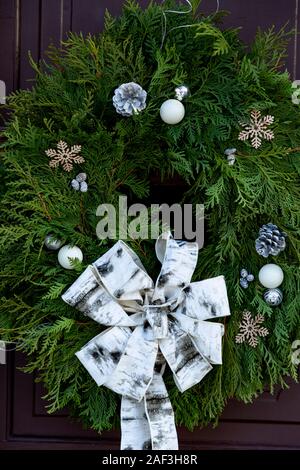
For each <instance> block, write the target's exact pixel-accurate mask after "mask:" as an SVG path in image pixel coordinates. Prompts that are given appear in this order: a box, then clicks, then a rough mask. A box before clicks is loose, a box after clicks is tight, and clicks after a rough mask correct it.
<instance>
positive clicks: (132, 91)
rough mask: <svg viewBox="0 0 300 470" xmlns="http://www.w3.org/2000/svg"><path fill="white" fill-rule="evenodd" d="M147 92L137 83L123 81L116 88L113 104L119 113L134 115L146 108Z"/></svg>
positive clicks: (127, 115)
mask: <svg viewBox="0 0 300 470" xmlns="http://www.w3.org/2000/svg"><path fill="white" fill-rule="evenodd" d="M146 98H147V92H146V91H145V90H143V88H142V87H141V86H140V85H138V84H137V83H134V82H130V83H123V84H122V85H120V86H119V88H117V89H116V90H115V94H114V96H113V105H114V107H115V108H116V111H117V113H118V114H121V115H122V116H126V117H129V116H132V115H133V114H138V113H139V112H140V111H142V110H143V109H145V108H146Z"/></svg>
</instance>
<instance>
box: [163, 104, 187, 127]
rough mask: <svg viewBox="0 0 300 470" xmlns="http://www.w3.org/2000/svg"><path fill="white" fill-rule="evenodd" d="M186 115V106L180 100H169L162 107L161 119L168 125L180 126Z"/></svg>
mask: <svg viewBox="0 0 300 470" xmlns="http://www.w3.org/2000/svg"><path fill="white" fill-rule="evenodd" d="M184 115H185V109H184V106H183V104H182V103H181V102H180V101H178V100H167V101H165V102H164V103H163V104H162V105H161V107H160V117H161V118H162V120H163V121H164V122H165V123H166V124H178V123H179V122H180V121H182V119H183V118H184Z"/></svg>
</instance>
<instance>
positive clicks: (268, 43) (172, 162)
mask: <svg viewBox="0 0 300 470" xmlns="http://www.w3.org/2000/svg"><path fill="white" fill-rule="evenodd" d="M198 4H199V1H194V2H193V6H194V8H193V12H192V13H191V14H189V15H186V17H184V19H183V16H182V15H175V14H173V15H171V14H168V30H170V29H171V28H175V27H176V26H180V25H182V24H183V21H186V23H187V24H192V26H191V27H189V28H181V29H175V30H174V29H173V30H172V31H171V32H170V33H169V34H167V37H166V40H165V42H164V45H163V47H162V48H161V39H162V7H161V6H160V5H158V4H155V3H151V4H150V5H149V7H148V8H147V9H146V10H145V11H143V10H142V9H141V8H140V7H139V6H138V4H137V3H136V2H134V1H132V0H130V1H127V3H126V5H125V7H124V11H123V14H122V15H121V16H120V17H119V18H117V19H116V18H113V17H112V16H110V15H109V13H107V14H106V20H105V30H104V32H103V33H102V34H99V35H97V36H87V37H83V36H82V35H81V34H79V35H76V34H70V35H69V38H68V39H67V40H66V41H65V42H64V43H63V44H62V48H61V49H57V48H55V47H52V48H51V49H50V50H49V59H50V60H49V62H48V63H42V64H36V63H34V61H33V60H32V59H31V64H32V66H33V68H34V70H35V72H36V82H35V84H34V86H33V88H32V90H30V91H29V90H23V91H18V92H15V93H14V94H12V95H11V96H10V98H9V107H10V108H11V110H12V115H11V119H10V121H9V122H8V123H7V127H6V130H5V131H4V133H3V137H4V139H5V140H4V143H3V144H2V152H1V160H2V163H3V165H4V167H5V183H6V192H5V194H4V195H3V197H2V204H1V216H0V218H1V227H0V258H1V260H0V265H1V274H0V286H1V303H0V335H1V338H3V339H7V340H11V341H15V342H16V343H17V345H18V348H19V349H20V350H23V351H25V352H26V353H27V354H28V355H29V357H30V362H29V363H28V365H27V367H26V370H27V371H28V372H32V371H36V370H38V371H39V380H42V381H43V382H44V383H45V385H46V388H47V390H48V394H47V398H48V399H49V400H50V405H49V411H50V412H54V411H55V410H58V409H60V408H62V407H64V406H66V405H67V406H68V407H69V409H70V410H71V413H72V414H73V415H74V416H77V417H80V418H81V419H82V420H83V422H84V423H85V424H86V425H87V426H90V427H92V428H94V429H96V430H98V431H101V430H103V429H108V428H110V427H112V426H114V425H116V423H117V418H116V416H117V415H118V413H117V412H116V407H117V406H118V397H117V396H116V395H115V394H113V392H110V391H109V390H107V389H106V388H104V387H100V388H98V387H97V386H96V384H95V383H94V381H93V379H92V378H91V377H90V376H89V375H88V374H87V372H85V370H84V369H83V367H82V366H81V364H80V363H79V361H78V359H77V358H76V357H75V355H74V353H75V352H76V351H77V350H79V349H80V348H81V347H82V346H83V345H84V344H85V343H86V342H87V341H88V340H90V339H91V338H92V337H94V336H95V335H96V334H98V333H99V331H100V329H101V327H100V326H99V325H97V324H96V323H95V322H93V321H92V320H88V319H86V318H83V316H82V315H81V314H80V313H79V312H78V311H77V310H75V309H72V308H70V307H69V306H67V305H66V304H65V303H64V302H63V301H62V300H61V298H60V296H61V294H62V292H64V290H65V288H66V287H68V286H70V285H71V283H72V282H73V281H74V280H75V279H76V278H77V277H78V273H79V272H80V271H81V270H83V269H85V267H86V266H87V265H88V264H89V263H91V262H93V261H94V260H95V259H97V258H98V257H99V256H100V255H101V254H102V253H104V252H105V251H106V250H107V249H108V248H109V246H110V244H109V242H106V241H105V242H104V241H100V240H99V239H98V238H97V236H96V224H97V222H98V220H99V219H98V218H97V217H96V208H97V207H98V205H99V204H101V203H104V202H110V203H117V198H118V196H119V195H120V194H126V195H128V196H129V198H130V201H132V202H134V201H139V200H143V199H145V198H147V197H148V195H149V189H150V181H151V175H152V174H153V173H154V172H159V174H160V175H161V178H162V181H163V180H164V178H166V177H168V178H170V177H173V176H174V175H176V174H178V175H180V177H181V178H183V179H184V180H185V181H186V184H187V187H188V190H187V192H186V193H185V196H184V201H185V202H190V203H204V204H205V211H206V230H207V236H206V241H205V245H204V248H203V249H202V250H201V251H200V255H199V263H198V267H197V270H196V273H195V276H194V279H195V280H196V279H198V280H199V279H205V278H209V277H212V276H217V275H220V274H224V275H225V278H226V283H227V287H228V294H229V300H230V305H231V311H232V315H231V317H230V318H229V319H227V320H226V325H225V336H224V347H223V366H222V367H221V366H215V367H214V370H213V371H212V372H210V374H209V375H208V376H207V377H206V378H205V379H204V380H203V381H202V382H201V383H200V384H199V385H197V386H195V387H194V388H192V389H190V390H188V391H187V392H185V393H184V394H181V393H180V392H179V391H178V389H177V388H176V386H175V384H174V382H173V379H172V377H171V376H169V375H168V374H166V383H167V386H168V388H169V392H170V397H171V400H172V405H173V407H174V409H175V411H176V419H177V422H178V423H179V424H183V425H186V426H188V427H189V428H192V427H193V426H195V425H199V424H207V423H209V422H211V421H213V422H215V421H216V420H217V418H218V416H219V415H220V413H221V412H222V410H223V408H224V406H225V404H226V401H227V400H228V398H229V397H236V398H238V399H240V400H243V401H245V402H249V401H251V400H252V399H253V398H254V397H255V396H257V394H258V393H260V392H262V391H263V389H264V387H265V386H270V387H271V389H273V387H274V385H275V384H277V383H279V384H281V385H283V386H284V384H285V376H287V375H291V376H292V377H294V378H295V379H296V378H297V371H296V368H295V366H293V365H292V363H291V342H292V341H293V340H294V339H297V338H299V337H300V316H299V305H300V293H299V292H300V290H299V284H300V273H299V218H300V213H299V193H300V186H299V172H300V164H299V156H300V147H299V145H300V112H299V108H297V106H295V105H294V104H293V103H292V101H291V95H292V86H291V81H290V79H289V75H288V73H287V72H282V62H283V59H284V53H285V52H284V51H285V46H286V40H287V37H288V35H287V34H286V33H285V32H284V30H281V31H279V32H277V33H276V32H275V31H274V29H271V30H269V31H267V32H261V31H259V32H258V34H257V36H256V39H255V41H254V43H253V44H252V46H251V48H250V50H248V49H246V47H245V46H244V45H243V44H242V43H241V42H240V40H239V38H238V30H237V29H236V30H234V29H228V30H223V29H222V30H221V29H219V21H220V20H221V19H222V13H218V14H216V15H212V16H210V17H204V16H203V15H201V14H198V13H197V11H198V8H197V7H198V6H199V5H198ZM168 7H171V8H172V9H177V8H180V7H179V6H178V5H177V3H176V2H173V1H171V2H166V4H164V6H163V8H168ZM130 81H134V82H136V83H139V84H140V85H141V86H142V87H143V89H145V90H146V91H147V93H148V98H147V107H146V109H145V110H144V111H143V112H142V113H140V114H139V115H136V116H133V117H132V118H123V117H121V116H120V115H118V114H117V113H116V112H115V109H114V107H113V106H112V96H113V92H114V89H115V88H117V87H118V86H119V85H120V84H122V83H126V82H130ZM182 83H187V84H188V85H189V87H190V90H191V96H190V97H189V98H188V99H187V101H186V102H185V107H186V116H185V118H184V120H183V121H182V122H181V123H180V124H178V125H176V126H168V125H166V124H164V123H162V121H161V119H160V116H159V108H160V106H161V104H162V102H163V101H164V100H166V99H168V98H173V97H174V88H175V86H177V85H180V84H182ZM252 109H257V110H260V111H261V112H262V114H268V113H270V114H273V115H274V117H275V123H274V125H273V126H272V129H273V131H274V133H275V138H274V140H273V141H270V142H264V143H263V145H262V146H261V148H260V149H258V150H255V149H253V148H252V147H251V146H250V144H249V142H239V141H238V140H237V138H238V134H239V132H240V130H241V128H240V124H239V123H240V122H241V121H243V120H245V119H247V118H248V117H249V113H250V111H251V110H252ZM59 140H64V141H65V142H67V143H68V145H74V144H80V145H82V152H81V154H82V156H83V157H84V159H85V163H84V164H83V165H81V166H78V165H77V166H76V168H74V170H73V171H72V172H71V173H70V174H68V173H66V172H64V171H63V170H62V169H61V168H57V169H52V168H50V167H49V159H48V157H47V156H46V155H45V150H46V149H48V148H55V146H56V144H57V142H58V141H59ZM228 147H237V149H238V152H237V159H236V163H235V164H234V165H233V166H228V163H227V161H226V157H225V156H224V150H225V149H226V148H228ZM79 171H84V172H85V173H87V175H88V185H89V191H88V192H87V193H84V194H83V193H80V192H74V191H73V190H72V188H70V185H69V183H70V180H71V179H72V178H74V177H75V176H76V174H77V173H78V172H79ZM268 222H272V223H274V224H276V225H278V227H280V229H281V230H284V231H285V232H286V233H287V235H288V238H287V248H286V250H285V251H284V252H283V253H281V254H280V256H279V257H278V258H276V259H275V262H276V263H278V264H279V265H280V266H281V267H282V269H283V271H284V275H285V278H284V283H283V285H282V290H283V293H284V301H283V303H282V304H281V305H280V307H277V308H275V309H272V308H271V307H269V306H268V305H266V304H265V302H264V301H263V299H262V293H263V288H262V287H261V286H260V285H259V284H258V281H257V275H258V271H259V269H260V268H261V266H263V264H265V262H266V261H265V260H264V259H263V258H262V257H260V256H259V255H258V254H257V253H256V251H255V238H256V237H257V234H258V230H259V227H260V226H261V225H262V224H264V223H268ZM48 233H52V234H54V235H55V236H56V237H57V238H59V239H62V240H64V241H65V242H66V243H71V244H76V245H78V246H79V247H80V248H81V249H82V251H83V253H84V263H83V264H82V265H81V266H76V269H75V270H73V271H66V270H64V269H63V268H61V267H60V266H59V264H58V262H57V252H47V250H45V248H44V246H43V243H44V238H45V236H46V235H47V234H48ZM153 243H154V242H153V241H143V242H141V241H140V240H132V241H130V244H131V246H132V248H133V249H134V250H135V251H136V252H137V253H138V254H139V256H140V257H141V259H142V261H143V263H144V264H145V266H146V268H147V270H148V272H149V273H150V274H151V275H152V276H153V278H154V279H155V278H156V276H157V274H158V270H159V266H158V263H157V262H156V261H155V254H154V244H153ZM272 261H273V259H272ZM272 261H270V262H272ZM243 267H245V268H247V269H248V270H249V272H251V273H253V274H255V275H256V281H255V282H253V283H251V285H250V286H249V288H248V289H247V290H244V289H242V288H241V287H240V285H239V271H240V269H241V268H243ZM245 308H246V309H247V310H251V311H252V312H253V313H255V314H256V313H262V314H264V315H265V326H266V327H267V328H268V330H269V331H270V335H269V336H268V337H266V338H261V339H260V340H259V344H258V346H257V348H256V349H253V348H251V347H250V346H248V345H244V344H243V345H237V344H236V343H235V335H236V333H237V331H238V326H239V322H240V320H241V316H242V311H243V310H244V309H245Z"/></svg>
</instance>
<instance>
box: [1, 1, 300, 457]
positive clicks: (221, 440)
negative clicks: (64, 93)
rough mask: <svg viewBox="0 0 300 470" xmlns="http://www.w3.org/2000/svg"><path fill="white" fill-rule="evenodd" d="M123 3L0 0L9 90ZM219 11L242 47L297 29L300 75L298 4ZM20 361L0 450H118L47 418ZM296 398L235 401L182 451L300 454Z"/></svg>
mask: <svg viewBox="0 0 300 470" xmlns="http://www.w3.org/2000/svg"><path fill="white" fill-rule="evenodd" d="M140 3H141V5H146V4H147V3H148V2H147V0H141V1H140ZM182 4H183V5H184V2H182ZM216 4H217V2H214V1H212V0H203V2H202V8H203V10H205V11H206V12H211V11H212V10H214V9H215V8H216ZM121 5H122V1H121V0H85V1H82V0H26V1H22V0H1V1H0V40H1V45H4V47H1V48H0V79H1V80H5V82H6V84H7V89H8V92H10V91H12V90H15V89H17V88H19V87H22V88H24V87H25V88H26V87H30V86H31V82H30V81H28V80H29V79H32V78H33V73H32V70H31V68H30V65H29V63H28V50H30V51H31V54H32V57H33V58H34V59H35V60H39V59H41V58H44V57H45V50H46V49H47V47H48V45H49V44H50V43H51V42H52V43H54V44H58V43H59V41H60V40H61V39H64V38H65V37H66V33H67V31H69V30H72V31H76V32H80V31H81V32H83V33H84V34H86V33H89V32H90V33H92V34H94V33H97V32H98V31H100V30H101V28H102V26H103V15H104V11H105V8H109V10H110V11H111V13H112V14H117V13H118V12H119V11H120V10H121ZM183 8H185V7H184V6H183ZM220 8H221V9H225V10H229V11H231V12H232V14H231V15H230V16H228V17H227V18H226V19H225V20H224V24H225V26H234V27H236V26H237V25H238V26H241V27H242V29H241V33H240V34H241V37H242V38H243V39H244V40H245V41H246V42H250V41H251V39H252V38H253V36H254V34H255V31H256V29H257V26H258V25H259V26H260V27H261V28H262V29H265V28H268V27H270V26H271V25H272V24H276V27H280V26H282V25H283V24H285V23H286V22H289V27H290V28H293V27H295V34H294V39H293V40H292V41H291V43H290V46H289V51H288V52H289V55H288V58H287V61H286V65H287V68H288V70H289V72H290V74H291V76H292V77H294V78H300V73H299V72H300V69H299V67H300V63H299V62H300V61H299V59H298V57H299V54H298V49H299V48H298V43H299V41H298V39H297V29H298V28H299V25H298V23H299V18H298V14H297V8H298V0H276V2H274V0H263V1H261V0H252V1H249V0H220ZM0 126H1V122H0ZM154 184H155V183H154ZM157 184H158V182H157ZM161 191H162V189H161V188H159V187H158V186H157V188H156V189H155V190H154V196H155V195H156V197H158V196H159V197H160V194H161ZM166 193H167V191H166ZM24 361H25V358H24V357H23V356H22V355H21V354H19V353H17V354H15V353H13V352H12V353H9V354H8V364H7V365H6V366H3V365H0V449H9V448H11V449H21V448H27V449H37V448H38V449H55V448H57V449H79V448H80V449H90V450H93V449H94V450H98V449H118V448H119V440H120V434H119V431H113V432H104V433H103V434H101V435H98V434H97V433H95V432H93V431H91V430H83V429H82V426H81V424H80V423H78V422H72V421H71V420H70V419H69V418H68V413H67V410H66V411H63V412H60V413H56V414H55V415H48V414H47V411H46V408H45V401H44V400H42V398H41V397H42V396H43V395H44V391H43V389H42V387H41V385H40V384H37V383H35V381H34V379H35V377H34V376H33V375H27V374H24V373H23V372H21V371H20V370H19V369H18V368H19V367H21V366H22V365H24ZM299 394H300V385H297V384H294V383H291V385H290V388H289V389H288V390H284V391H283V390H280V389H278V390H277V391H276V393H275V394H274V395H270V394H269V393H268V392H265V393H264V394H263V395H262V396H261V397H259V398H258V399H257V400H256V401H255V402H254V403H253V404H250V405H244V404H241V403H238V402H236V401H235V400H232V401H230V402H229V403H228V405H227V407H226V409H225V412H224V413H223V415H222V417H221V420H220V425H219V426H218V427H217V428H212V427H207V428H205V429H197V430H195V431H194V432H193V433H191V432H188V431H187V430H185V429H180V430H179V439H180V443H181V448H182V449H203V448H211V449H222V448H234V449H244V448H275V449H276V448H293V449H296V448H297V449H300V401H299V399H298V397H299Z"/></svg>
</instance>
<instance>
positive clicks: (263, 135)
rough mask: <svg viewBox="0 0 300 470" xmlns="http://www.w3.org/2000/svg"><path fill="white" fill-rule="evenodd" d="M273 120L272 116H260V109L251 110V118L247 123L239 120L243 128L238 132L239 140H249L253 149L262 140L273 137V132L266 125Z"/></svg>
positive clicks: (258, 145) (256, 147) (259, 144)
mask: <svg viewBox="0 0 300 470" xmlns="http://www.w3.org/2000/svg"><path fill="white" fill-rule="evenodd" d="M273 122H274V116H271V115H267V116H263V117H261V112H260V111H252V112H251V119H250V122H249V123H245V122H241V123H240V124H241V126H242V127H244V129H245V130H243V131H242V132H240V133H239V140H243V141H245V140H248V139H250V140H251V145H252V147H254V148H255V149H258V148H259V147H260V146H261V144H262V140H263V139H265V140H272V139H274V132H273V131H271V130H270V129H268V127H269V126H270V125H271V124H272V123H273Z"/></svg>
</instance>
